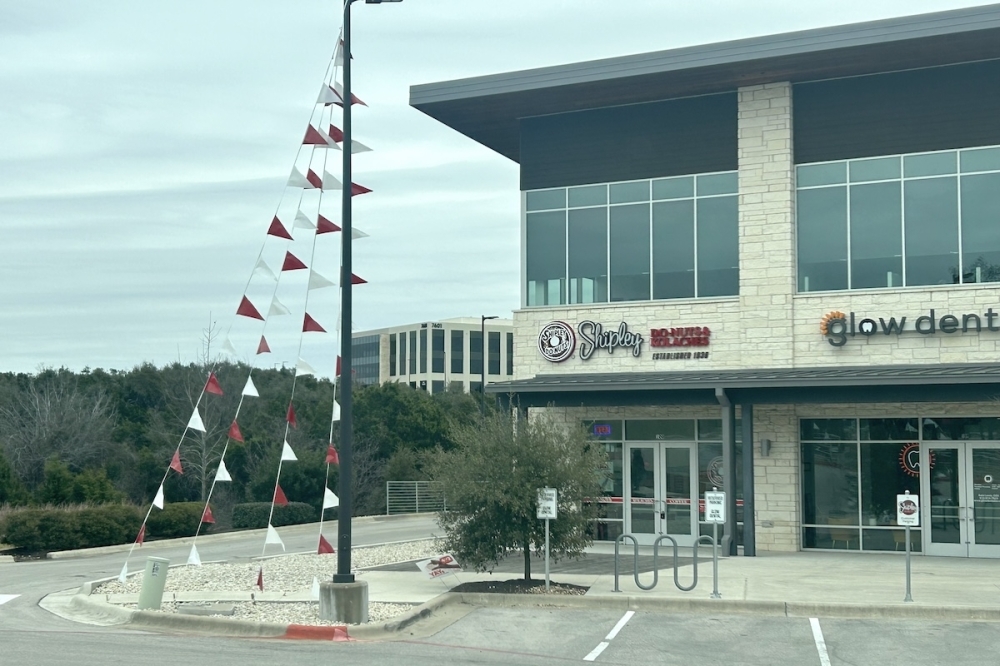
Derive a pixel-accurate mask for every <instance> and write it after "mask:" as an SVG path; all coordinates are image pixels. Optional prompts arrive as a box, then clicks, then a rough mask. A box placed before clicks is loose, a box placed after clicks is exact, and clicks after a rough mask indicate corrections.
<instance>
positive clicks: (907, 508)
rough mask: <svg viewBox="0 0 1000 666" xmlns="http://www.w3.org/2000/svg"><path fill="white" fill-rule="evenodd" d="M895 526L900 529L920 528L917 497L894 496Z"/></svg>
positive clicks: (918, 500)
mask: <svg viewBox="0 0 1000 666" xmlns="http://www.w3.org/2000/svg"><path fill="white" fill-rule="evenodd" d="M896 524H897V525H899V526H901V527H904V526H910V527H920V496H919V495H911V494H910V493H906V494H905V495H896Z"/></svg>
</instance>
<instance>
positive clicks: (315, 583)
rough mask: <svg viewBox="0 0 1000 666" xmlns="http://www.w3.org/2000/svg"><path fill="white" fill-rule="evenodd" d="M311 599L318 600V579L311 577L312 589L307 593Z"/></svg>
mask: <svg viewBox="0 0 1000 666" xmlns="http://www.w3.org/2000/svg"><path fill="white" fill-rule="evenodd" d="M309 593H310V594H311V595H312V598H313V599H319V578H316V576H313V584H312V589H311V590H310V591H309Z"/></svg>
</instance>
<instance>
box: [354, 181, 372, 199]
mask: <svg viewBox="0 0 1000 666" xmlns="http://www.w3.org/2000/svg"><path fill="white" fill-rule="evenodd" d="M369 192H371V190H370V189H368V188H367V187H365V186H364V185H358V184H357V183H351V196H352V197H356V196H358V195H360V194H368V193H369Z"/></svg>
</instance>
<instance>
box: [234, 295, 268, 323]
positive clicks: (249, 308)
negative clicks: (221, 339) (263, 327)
mask: <svg viewBox="0 0 1000 666" xmlns="http://www.w3.org/2000/svg"><path fill="white" fill-rule="evenodd" d="M236 314H238V315H243V316H244V317H250V318H251V319H260V320H261V321H264V318H263V317H261V316H260V313H259V312H257V308H255V307H254V306H253V303H251V302H250V299H249V298H247V297H246V296H244V297H243V300H242V301H240V307H238V308H236Z"/></svg>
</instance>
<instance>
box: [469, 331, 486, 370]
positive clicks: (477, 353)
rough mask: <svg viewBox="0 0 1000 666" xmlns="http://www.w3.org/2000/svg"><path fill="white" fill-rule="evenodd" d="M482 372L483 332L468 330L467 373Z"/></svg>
mask: <svg viewBox="0 0 1000 666" xmlns="http://www.w3.org/2000/svg"><path fill="white" fill-rule="evenodd" d="M482 372H483V334H482V333H481V332H480V331H469V374H470V375H481V374H482Z"/></svg>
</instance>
